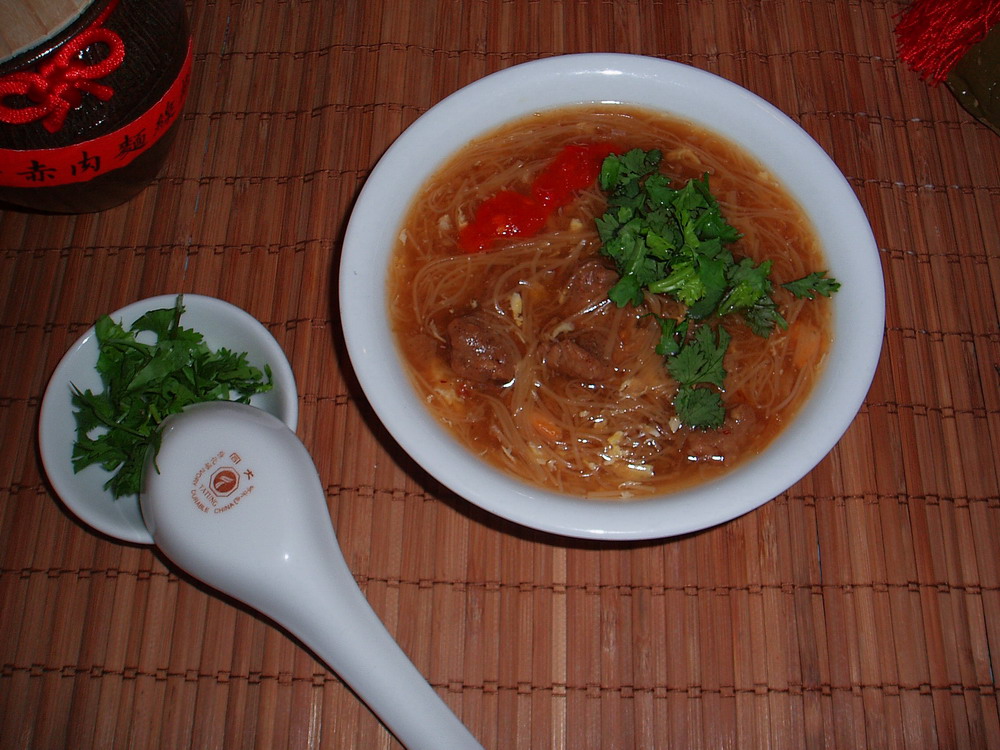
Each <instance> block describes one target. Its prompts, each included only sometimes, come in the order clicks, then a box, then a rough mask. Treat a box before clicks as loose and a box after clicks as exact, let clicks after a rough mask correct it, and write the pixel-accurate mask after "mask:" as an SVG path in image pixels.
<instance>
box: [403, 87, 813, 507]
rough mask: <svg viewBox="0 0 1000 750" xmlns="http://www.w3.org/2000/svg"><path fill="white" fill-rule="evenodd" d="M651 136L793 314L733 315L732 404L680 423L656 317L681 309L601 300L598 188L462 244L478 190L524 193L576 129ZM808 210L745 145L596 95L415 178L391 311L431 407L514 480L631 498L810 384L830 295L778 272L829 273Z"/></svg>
mask: <svg viewBox="0 0 1000 750" xmlns="http://www.w3.org/2000/svg"><path fill="white" fill-rule="evenodd" d="M595 141H597V142H602V141H610V142H613V143H615V144H616V145H618V146H619V147H623V148H625V149H631V148H642V149H652V148H655V149H659V150H660V151H662V153H663V161H662V163H661V165H660V171H662V172H664V173H666V174H667V175H669V176H670V177H671V178H672V181H674V182H676V183H677V186H678V187H679V186H680V185H681V184H683V183H684V182H686V181H688V180H690V179H696V178H700V177H702V176H703V175H705V174H707V175H709V179H710V186H711V190H712V193H713V194H714V196H715V197H716V199H717V200H718V202H719V204H720V206H721V208H722V213H723V215H724V217H725V218H726V219H727V220H728V221H729V223H730V224H732V225H733V226H734V227H735V228H736V229H737V230H739V232H740V233H741V234H742V237H741V238H740V239H739V240H738V241H737V242H736V243H735V244H734V245H732V246H731V250H732V252H733V254H734V255H738V256H746V257H750V258H752V259H754V260H755V261H756V262H760V261H762V260H764V259H768V258H769V259H771V260H772V261H773V267H772V271H771V278H772V280H773V283H774V289H775V291H774V292H773V294H772V296H773V298H774V301H775V302H776V303H777V304H778V307H779V309H780V310H781V313H782V315H783V316H784V318H785V319H786V320H787V321H788V323H789V326H788V329H787V330H780V329H779V330H777V331H775V332H774V333H773V334H772V335H771V336H770V337H768V338H766V339H765V338H761V337H759V336H756V335H754V334H753V333H752V332H751V331H750V330H749V328H748V326H747V325H746V324H745V323H744V322H743V321H742V320H741V319H740V318H738V317H737V316H735V315H730V316H726V317H725V318H723V319H722V325H723V326H724V328H725V329H726V331H727V332H728V333H729V334H730V335H731V337H732V340H731V343H730V345H729V348H728V351H727V353H726V355H725V358H724V366H725V369H726V372H727V377H726V381H725V389H724V392H723V396H722V398H723V403H724V404H725V406H726V410H727V416H726V420H725V423H724V424H723V426H722V427H721V428H719V429H716V430H702V429H693V428H690V427H687V426H684V425H683V424H680V423H679V420H678V418H677V414H676V412H675V409H674V407H673V405H672V400H673V398H674V396H675V395H676V394H677V389H678V385H677V383H676V382H675V381H674V380H673V379H672V378H671V376H670V374H669V372H668V371H667V368H666V367H665V366H664V358H663V357H662V356H660V355H658V354H656V352H655V346H656V343H657V340H658V337H659V334H660V329H659V325H658V324H657V322H656V320H655V319H654V318H653V317H652V316H651V315H649V313H651V312H652V313H655V314H656V315H659V316H674V317H678V318H679V317H680V316H682V315H683V307H681V306H680V305H679V304H678V303H676V302H673V301H670V300H667V299H665V298H664V295H649V294H647V295H646V299H645V302H644V303H643V304H642V305H639V306H632V305H628V306H625V307H618V306H616V305H615V304H614V303H612V302H611V301H610V300H608V298H607V291H608V288H609V287H610V286H611V285H612V284H613V283H614V282H615V281H616V280H617V278H618V274H617V272H615V271H614V270H613V264H610V263H608V261H607V260H606V259H603V258H602V256H601V254H600V247H601V242H600V240H599V238H598V233H597V230H596V227H595V223H594V219H595V217H598V216H600V215H601V214H602V213H603V212H604V211H605V207H606V197H605V196H604V194H603V193H602V192H601V190H600V189H599V187H598V186H597V185H596V184H594V185H592V186H591V187H589V188H586V189H584V190H582V191H580V192H579V193H576V194H575V197H574V198H573V199H572V200H570V201H569V203H567V204H566V205H564V206H561V207H560V208H559V209H558V210H556V211H554V212H553V213H552V214H551V215H549V216H548V217H547V219H546V221H545V224H544V227H543V228H542V229H541V230H540V231H539V232H538V233H537V234H535V235H534V236H532V237H530V238H524V237H509V238H505V239H503V240H502V241H500V242H499V243H497V244H496V245H495V246H494V247H492V248H491V249H489V250H487V251H484V252H477V253H466V252H463V250H462V249H461V248H460V246H459V234H460V231H461V230H462V228H463V227H465V226H467V225H468V224H469V222H470V220H471V219H472V218H473V217H474V216H475V214H476V209H477V207H478V206H479V205H480V204H482V203H483V201H485V200H487V199H489V198H491V197H492V196H495V195H496V194H498V193H500V192H501V191H511V190H513V191H516V192H523V193H528V192H529V190H530V186H531V184H532V181H533V180H534V179H535V178H536V177H537V176H538V175H539V174H540V173H541V172H542V171H543V170H544V169H545V168H546V166H547V165H548V164H550V163H551V162H552V160H553V158H554V157H555V156H556V155H557V154H558V153H560V151H561V150H562V149H563V148H564V147H565V146H567V145H568V144H572V143H589V142H595ZM825 268H826V266H825V262H824V260H823V257H822V254H821V252H820V249H819V247H818V244H817V241H816V238H815V236H814V233H813V231H812V228H811V226H810V225H809V223H808V220H807V219H806V217H805V216H804V215H803V213H802V211H801V210H800V209H799V208H798V206H797V205H796V204H795V203H794V201H793V200H792V199H791V198H790V197H789V196H788V195H787V194H786V193H785V192H784V191H783V189H782V188H781V187H780V186H779V185H778V184H777V183H776V181H775V180H774V179H773V178H772V177H770V176H769V175H768V174H767V173H766V172H765V171H764V170H763V169H762V168H761V166H760V165H759V164H758V163H757V162H755V161H754V160H753V159H752V158H750V157H749V155H747V154H746V153H744V152H743V151H742V150H741V149H739V148H738V147H736V146H734V145H733V144H731V143H729V142H728V141H726V140H724V139H722V138H721V137H719V136H717V135H715V134H713V133H710V132H706V131H704V130H702V129H700V128H697V127H693V126H691V125H689V124H686V123H682V122H678V121H674V120H671V119H667V118H664V117H663V116H662V115H659V114H655V113H650V112H646V111H643V110H637V109H632V108H624V107H620V106H608V107H603V108H594V107H588V108H570V109H563V110H557V111H553V112H547V113H543V114H539V115H533V116H530V117H527V118H524V119H522V120H519V121H517V122H515V123H513V124H510V125H508V126H505V127H504V128H502V129H500V130H499V131H497V132H495V133H493V134H491V135H490V136H489V137H487V138H483V139H480V140H477V141H475V142H473V143H471V144H469V145H467V146H465V147H464V148H461V149H460V150H459V151H457V153H456V154H455V156H454V157H453V158H452V159H451V160H450V161H449V162H448V163H447V164H446V165H445V166H444V167H443V168H442V169H440V170H439V171H438V172H437V173H436V174H435V175H433V176H432V178H431V179H430V180H429V181H428V183H427V184H426V185H424V187H423V188H422V189H421V191H420V192H419V194H418V195H417V197H416V199H415V200H414V202H413V204H412V206H411V207H410V209H409V212H408V214H407V216H406V219H405V221H404V224H403V226H402V228H401V230H400V233H399V236H398V240H397V245H396V248H395V249H394V254H393V260H392V268H391V271H390V279H389V293H390V294H389V298H390V314H391V320H392V325H393V328H394V331H395V334H396V338H397V344H398V347H399V349H400V351H401V353H402V356H403V358H404V360H405V362H406V364H407V366H408V368H409V370H410V376H411V379H412V381H413V383H414V385H415V387H416V388H417V390H418V392H419V393H420V395H421V396H422V397H423V399H424V401H425V402H426V404H427V407H428V409H430V410H431V412H432V413H433V414H434V415H435V416H436V417H437V419H438V420H440V421H441V422H442V423H443V424H445V425H447V427H448V428H449V429H450V430H451V431H452V432H453V433H454V434H455V435H456V436H457V437H458V439H459V440H460V441H462V442H463V443H464V444H465V445H466V446H467V447H468V448H469V450H471V451H472V452H474V453H475V454H477V455H479V456H481V457H482V458H483V459H484V460H486V461H488V462H490V463H492V464H493V465H495V466H497V467H499V468H500V469H502V470H504V471H507V472H509V473H511V474H513V475H515V476H517V477H519V478H521V479H523V480H525V481H528V482H530V483H533V484H536V485H540V486H543V487H546V488H548V489H552V490H556V491H559V492H565V493H570V494H573V495H577V496H587V497H605V498H627V497H641V496H645V495H649V494H652V493H657V492H662V491H665V490H672V489H678V488H681V487H684V486H689V485H691V484H694V483H697V482H700V481H704V480H706V479H708V478H710V477H713V476H716V475H718V474H719V473H721V472H724V471H727V470H728V469H730V468H732V467H733V466H735V465H736V464H737V463H739V462H740V461H742V460H744V459H746V458H747V457H749V456H752V455H754V454H756V453H758V452H759V451H760V450H761V449H762V448H763V447H764V446H766V445H767V444H768V443H769V442H770V441H771V440H772V439H773V438H774V436H775V435H776V434H777V433H778V432H779V431H780V430H781V429H782V427H783V425H784V424H786V423H787V421H788V420H789V419H790V418H791V416H793V415H794V413H795V412H796V411H797V409H798V408H799V406H800V405H801V403H802V401H803V400H804V398H805V397H806V396H807V395H808V393H809V391H810V389H811V387H812V385H813V383H814V381H815V379H816V376H817V373H818V371H819V369H820V367H821V364H822V361H823V358H824V357H825V355H826V352H827V350H828V348H829V340H830V335H831V333H830V330H831V325H830V307H829V300H827V299H825V298H818V299H816V300H811V301H803V300H799V299H797V298H795V297H794V296H793V295H792V294H790V293H788V292H787V291H786V290H784V289H781V288H780V284H781V283H785V282H788V281H791V280H794V279H798V278H801V277H803V276H805V275H806V274H808V273H810V272H812V271H817V270H822V269H825Z"/></svg>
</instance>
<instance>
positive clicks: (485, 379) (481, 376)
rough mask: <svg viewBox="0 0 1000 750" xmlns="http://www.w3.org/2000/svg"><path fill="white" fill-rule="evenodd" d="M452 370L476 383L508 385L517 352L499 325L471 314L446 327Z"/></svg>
mask: <svg viewBox="0 0 1000 750" xmlns="http://www.w3.org/2000/svg"><path fill="white" fill-rule="evenodd" d="M448 341H449V344H450V345H451V369H452V370H454V371H455V373H456V374H457V375H459V376H460V377H463V378H468V379H469V380H474V381H476V382H478V383H498V384H503V383H508V382H510V381H511V380H513V379H514V374H515V372H516V369H517V362H518V360H519V359H520V352H519V351H518V348H517V345H516V344H515V343H514V341H513V339H512V338H511V337H510V336H509V335H508V334H507V333H506V332H505V331H504V330H503V324H502V323H501V322H500V321H497V320H494V319H493V318H491V317H489V316H486V315H479V314H470V315H462V316H460V317H457V318H455V319H454V320H452V321H451V323H449V324H448Z"/></svg>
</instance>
